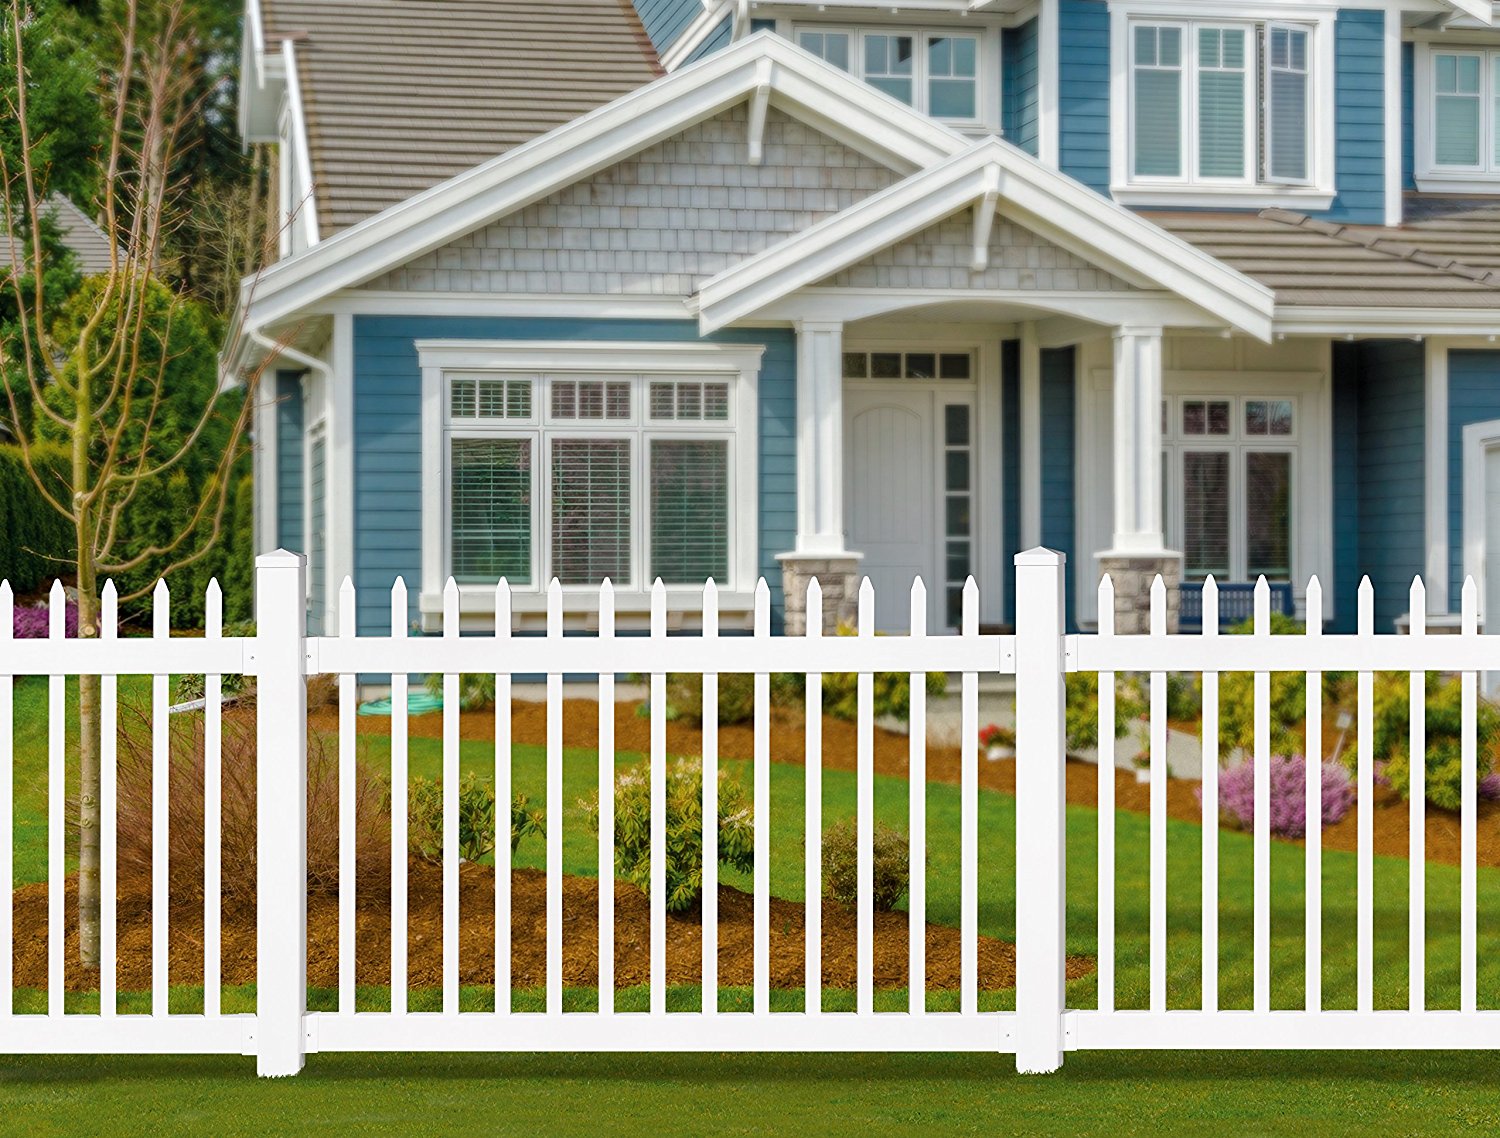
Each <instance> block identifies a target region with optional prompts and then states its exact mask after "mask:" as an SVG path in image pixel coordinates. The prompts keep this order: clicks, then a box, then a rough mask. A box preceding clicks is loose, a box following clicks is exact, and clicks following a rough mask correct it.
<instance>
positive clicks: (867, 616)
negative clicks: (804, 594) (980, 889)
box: [854, 577, 875, 1015]
mask: <svg viewBox="0 0 1500 1138" xmlns="http://www.w3.org/2000/svg"><path fill="white" fill-rule="evenodd" d="M856 631H857V635H859V636H864V637H872V636H874V635H875V586H874V585H873V584H871V583H870V578H868V577H865V578H863V579H862V580H861V581H860V583H859V624H858V627H857V630H856ZM857 677H858V678H857V679H856V681H855V696H856V700H857V703H856V723H855V765H854V770H855V803H856V804H855V837H856V849H855V880H856V887H855V888H856V893H857V894H858V896H857V900H856V909H857V912H856V914H855V931H856V935H855V973H854V976H855V1002H854V1007H855V1010H856V1011H857V1012H859V1014H860V1015H868V1014H869V1013H870V1012H871V1011H873V1010H874V1001H875V903H874V896H875V709H874V707H873V704H874V701H875V677H874V675H873V673H870V672H859V673H858V674H857Z"/></svg>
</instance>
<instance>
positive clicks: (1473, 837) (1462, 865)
mask: <svg viewBox="0 0 1500 1138" xmlns="http://www.w3.org/2000/svg"><path fill="white" fill-rule="evenodd" d="M1461 607H1462V613H1463V615H1462V618H1461V619H1462V625H1461V628H1460V631H1461V633H1462V635H1463V636H1465V637H1469V636H1477V635H1478V633H1479V589H1478V587H1477V586H1476V585H1475V584H1474V578H1473V577H1466V578H1464V587H1463V593H1462V605H1461ZM1459 683H1460V686H1461V692H1460V699H1461V700H1462V706H1461V708H1460V713H1459V748H1460V751H1459V762H1460V775H1459V777H1460V779H1461V781H1462V789H1461V790H1460V798H1459V839H1458V840H1459V855H1458V866H1459V869H1458V873H1459V902H1458V923H1459V932H1458V939H1459V968H1458V973H1459V980H1458V987H1459V997H1458V1007H1459V1011H1461V1012H1474V1011H1476V1010H1477V1009H1478V1006H1479V1003H1478V993H1479V984H1478V961H1479V951H1478V942H1479V929H1478V924H1479V913H1478V910H1479V893H1478V886H1479V881H1478V850H1479V749H1478V746H1477V739H1476V735H1477V720H1478V714H1479V706H1478V690H1477V689H1478V686H1479V676H1478V674H1477V673H1475V672H1464V673H1463V675H1462V677H1461V678H1460V681H1459Z"/></svg>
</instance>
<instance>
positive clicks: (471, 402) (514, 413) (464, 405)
mask: <svg viewBox="0 0 1500 1138" xmlns="http://www.w3.org/2000/svg"><path fill="white" fill-rule="evenodd" d="M533 383H535V377H533V376H486V375H456V376H452V377H450V379H449V383H448V413H449V415H450V416H451V417H452V418H454V419H511V420H527V419H530V418H531V388H532V385H533Z"/></svg>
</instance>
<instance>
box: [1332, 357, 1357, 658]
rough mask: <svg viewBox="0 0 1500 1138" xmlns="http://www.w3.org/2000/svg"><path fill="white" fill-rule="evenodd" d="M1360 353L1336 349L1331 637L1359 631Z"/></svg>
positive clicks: (1334, 372) (1334, 358)
mask: <svg viewBox="0 0 1500 1138" xmlns="http://www.w3.org/2000/svg"><path fill="white" fill-rule="evenodd" d="M1359 353H1360V346H1359V345H1358V344H1350V343H1340V344H1334V345H1333V439H1332V442H1333V576H1332V579H1331V580H1329V581H1326V582H1324V589H1323V597H1324V613H1325V616H1326V615H1327V614H1328V613H1330V612H1331V613H1332V614H1333V615H1332V618H1331V619H1330V620H1329V621H1328V622H1327V623H1328V628H1329V631H1331V632H1354V631H1355V625H1356V621H1355V618H1356V616H1357V605H1358V600H1359V598H1358V595H1357V594H1358V588H1359V574H1360V551H1359Z"/></svg>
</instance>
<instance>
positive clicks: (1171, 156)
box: [1127, 19, 1316, 187]
mask: <svg viewBox="0 0 1500 1138" xmlns="http://www.w3.org/2000/svg"><path fill="white" fill-rule="evenodd" d="M1315 32H1316V29H1315V28H1314V27H1312V26H1311V25H1304V24H1281V23H1271V22H1248V21H1247V22H1241V21H1220V20H1214V21H1199V20H1157V19H1152V20H1149V21H1137V22H1132V23H1131V24H1130V25H1129V37H1128V44H1129V47H1128V52H1129V59H1128V68H1129V91H1130V105H1129V119H1128V132H1129V144H1128V148H1127V150H1128V178H1129V180H1130V182H1132V183H1134V184H1179V185H1188V186H1239V187H1253V186H1307V185H1311V184H1312V183H1313V181H1314V172H1315V170H1314V168H1315V165H1316V161H1315V153H1316V151H1315V147H1314V134H1315V130H1314V122H1313V117H1312V109H1313V104H1314V91H1313V82H1312V81H1313V63H1312V61H1313V45H1314V37H1315Z"/></svg>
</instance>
